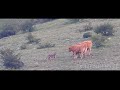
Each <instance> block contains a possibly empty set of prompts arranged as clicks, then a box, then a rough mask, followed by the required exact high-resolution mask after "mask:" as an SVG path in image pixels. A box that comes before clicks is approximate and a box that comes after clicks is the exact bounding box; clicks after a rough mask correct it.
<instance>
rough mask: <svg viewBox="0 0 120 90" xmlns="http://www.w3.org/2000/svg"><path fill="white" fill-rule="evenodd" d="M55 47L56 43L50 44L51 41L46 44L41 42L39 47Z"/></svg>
mask: <svg viewBox="0 0 120 90" xmlns="http://www.w3.org/2000/svg"><path fill="white" fill-rule="evenodd" d="M51 47H55V44H50V43H45V44H40V45H39V46H38V47H37V49H43V48H51Z"/></svg>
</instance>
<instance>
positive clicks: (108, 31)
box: [94, 23, 115, 36]
mask: <svg viewBox="0 0 120 90" xmlns="http://www.w3.org/2000/svg"><path fill="white" fill-rule="evenodd" d="M94 32H95V33H97V34H99V33H101V34H102V35H103V36H113V35H114V32H115V31H114V30H113V26H112V25H110V24H108V23H107V24H103V25H100V26H98V27H97V28H96V29H95V30H94Z"/></svg>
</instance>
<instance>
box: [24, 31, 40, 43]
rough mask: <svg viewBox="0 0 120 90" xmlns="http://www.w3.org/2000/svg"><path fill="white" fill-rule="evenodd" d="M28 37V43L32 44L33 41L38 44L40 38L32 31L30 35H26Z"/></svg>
mask: <svg viewBox="0 0 120 90" xmlns="http://www.w3.org/2000/svg"><path fill="white" fill-rule="evenodd" d="M26 39H27V40H28V44H31V43H36V44H38V43H39V41H40V39H36V38H35V37H34V36H33V35H32V33H28V36H27V37H26Z"/></svg>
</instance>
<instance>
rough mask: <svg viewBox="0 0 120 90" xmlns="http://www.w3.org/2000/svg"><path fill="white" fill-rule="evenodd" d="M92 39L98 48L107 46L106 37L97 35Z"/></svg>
mask: <svg viewBox="0 0 120 90" xmlns="http://www.w3.org/2000/svg"><path fill="white" fill-rule="evenodd" d="M91 39H92V41H93V44H94V46H95V47H96V48H99V47H101V46H104V45H105V40H106V37H105V36H102V35H101V34H96V35H94V36H92V37H91Z"/></svg>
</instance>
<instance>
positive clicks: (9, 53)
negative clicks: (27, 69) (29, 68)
mask: <svg viewBox="0 0 120 90" xmlns="http://www.w3.org/2000/svg"><path fill="white" fill-rule="evenodd" d="M0 54H1V58H2V59H3V65H4V66H5V67H6V68H10V69H19V68H21V67H22V66H24V63H23V62H22V61H20V57H19V54H17V55H14V51H13V50H10V49H6V50H1V51H0Z"/></svg>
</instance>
